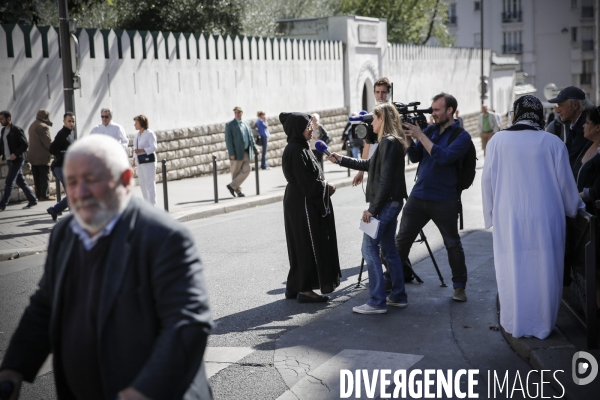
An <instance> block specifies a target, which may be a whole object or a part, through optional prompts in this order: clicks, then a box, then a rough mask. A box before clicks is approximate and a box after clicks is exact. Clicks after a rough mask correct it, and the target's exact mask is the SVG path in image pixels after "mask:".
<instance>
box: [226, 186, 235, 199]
mask: <svg viewBox="0 0 600 400" xmlns="http://www.w3.org/2000/svg"><path fill="white" fill-rule="evenodd" d="M227 190H229V193H231V195H232V196H233V197H235V190H233V188H232V187H231V185H227Z"/></svg>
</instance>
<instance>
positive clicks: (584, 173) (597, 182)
mask: <svg viewBox="0 0 600 400" xmlns="http://www.w3.org/2000/svg"><path fill="white" fill-rule="evenodd" d="M576 178H577V190H579V192H584V193H585V192H587V193H586V194H587V195H588V196H589V197H588V198H587V200H586V199H584V202H585V209H586V211H587V212H589V213H590V214H592V215H597V214H598V211H597V210H596V206H595V202H596V200H600V155H596V156H594V157H593V158H592V159H591V160H589V161H588V162H586V163H585V164H583V166H582V167H581V169H580V170H579V173H578V174H577V176H576Z"/></svg>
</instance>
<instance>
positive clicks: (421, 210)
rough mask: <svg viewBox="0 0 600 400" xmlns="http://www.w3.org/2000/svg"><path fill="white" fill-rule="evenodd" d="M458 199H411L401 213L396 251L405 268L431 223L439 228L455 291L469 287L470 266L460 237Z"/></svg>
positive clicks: (411, 197)
mask: <svg viewBox="0 0 600 400" xmlns="http://www.w3.org/2000/svg"><path fill="white" fill-rule="evenodd" d="M458 211H459V203H458V200H450V201H430V200H421V199H418V198H416V197H413V196H410V197H409V198H408V200H407V201H406V205H405V206H404V210H403V211H402V220H401V221H400V229H399V230H398V235H396V249H398V253H399V254H400V259H401V260H402V264H403V265H407V264H405V263H406V262H407V261H408V253H410V248H411V246H412V244H413V243H414V241H415V239H416V238H417V235H418V234H419V232H420V231H421V229H423V227H424V226H425V225H427V223H428V222H429V221H433V223H434V224H435V225H436V226H437V228H438V229H439V230H440V233H441V234H442V239H444V246H446V250H447V251H448V263H449V264H450V268H451V269H452V282H454V288H455V289H456V288H458V287H462V288H464V287H466V283H467V266H466V264H465V252H464V251H463V248H462V244H461V242H460V236H459V234H458V223H457V222H458Z"/></svg>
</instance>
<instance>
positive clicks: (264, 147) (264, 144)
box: [260, 136, 269, 169]
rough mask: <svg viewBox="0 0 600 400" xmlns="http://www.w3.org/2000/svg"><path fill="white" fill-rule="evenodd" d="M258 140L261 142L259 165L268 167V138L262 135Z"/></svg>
mask: <svg viewBox="0 0 600 400" xmlns="http://www.w3.org/2000/svg"><path fill="white" fill-rule="evenodd" d="M260 142H261V143H262V154H261V160H260V167H261V168H264V169H266V168H268V167H269V166H268V165H267V148H268V147H269V138H266V137H264V136H263V137H261V138H260Z"/></svg>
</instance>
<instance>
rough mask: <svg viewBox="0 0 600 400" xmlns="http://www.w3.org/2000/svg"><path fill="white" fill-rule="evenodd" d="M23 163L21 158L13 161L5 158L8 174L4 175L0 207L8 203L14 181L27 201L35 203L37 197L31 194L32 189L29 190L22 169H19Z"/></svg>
mask: <svg viewBox="0 0 600 400" xmlns="http://www.w3.org/2000/svg"><path fill="white" fill-rule="evenodd" d="M19 160H20V161H19ZM24 163H25V161H24V160H23V159H22V158H21V159H17V160H15V161H11V160H6V165H7V166H8V174H7V175H6V182H5V184H4V195H3V196H2V200H0V207H2V208H4V207H6V205H7V204H8V201H9V200H10V195H11V194H12V190H13V188H14V187H15V183H16V184H17V186H19V187H20V188H21V190H23V193H25V197H27V201H29V202H30V203H37V199H36V198H35V196H34V194H33V190H31V187H30V186H29V185H28V184H27V181H26V180H25V177H24V176H23V171H21V168H22V167H23V164H24Z"/></svg>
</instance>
